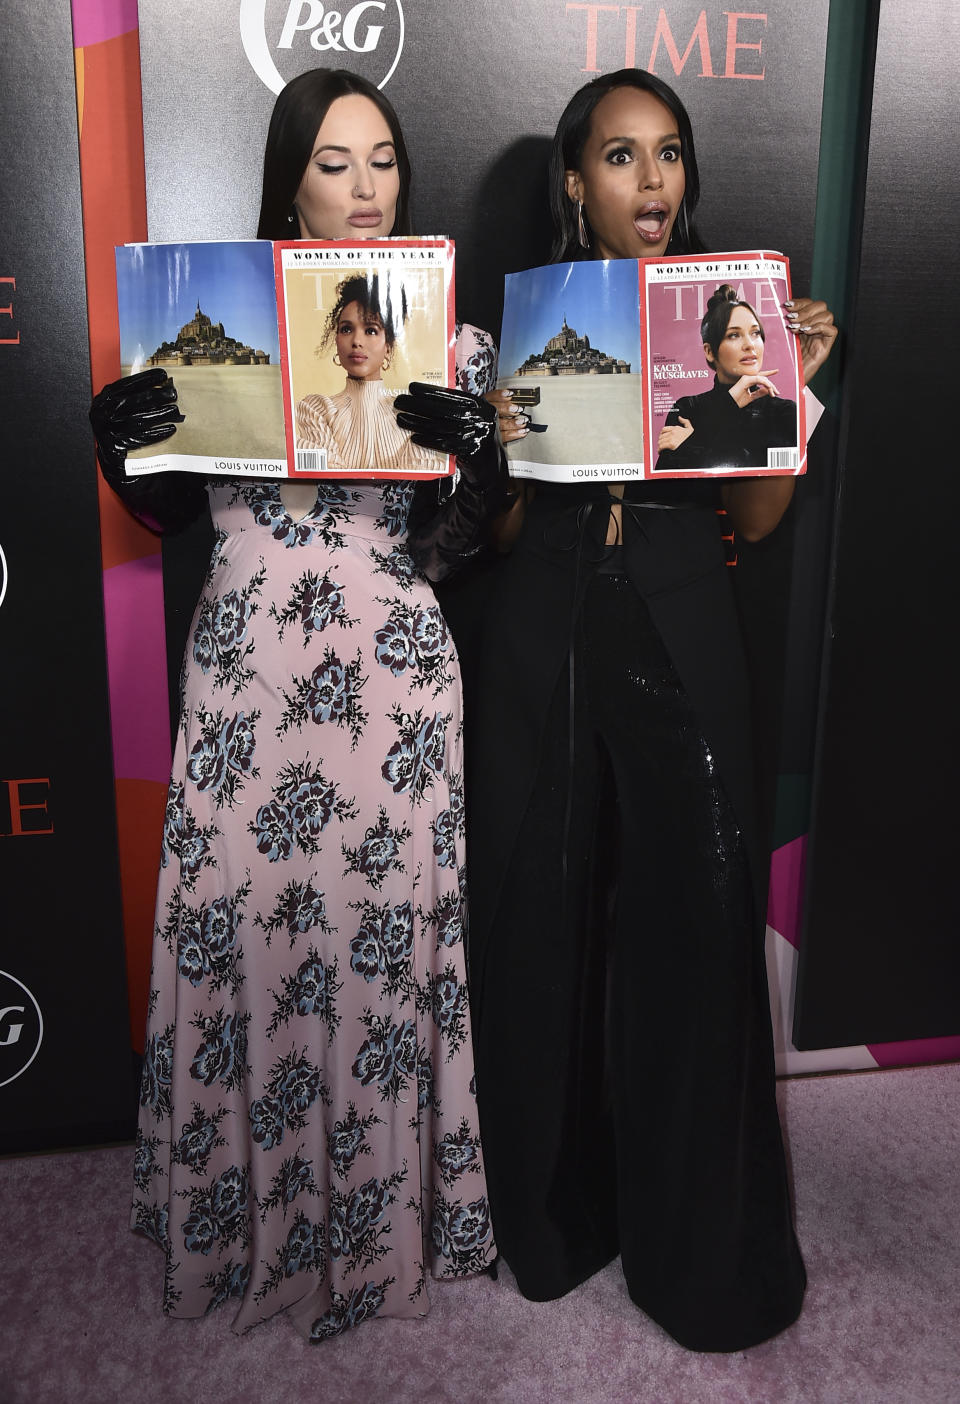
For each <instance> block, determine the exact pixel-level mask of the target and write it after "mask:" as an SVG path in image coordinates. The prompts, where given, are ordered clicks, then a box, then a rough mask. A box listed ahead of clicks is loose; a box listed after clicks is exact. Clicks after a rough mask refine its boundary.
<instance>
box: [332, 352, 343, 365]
mask: <svg viewBox="0 0 960 1404" xmlns="http://www.w3.org/2000/svg"><path fill="white" fill-rule="evenodd" d="M333 364H334V365H335V366H342V365H343V362H342V361H341V359H340V356H339V353H338V352H336V351H334V353H333Z"/></svg>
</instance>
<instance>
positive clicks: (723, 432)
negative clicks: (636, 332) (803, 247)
mask: <svg viewBox="0 0 960 1404" xmlns="http://www.w3.org/2000/svg"><path fill="white" fill-rule="evenodd" d="M789 297H790V267H789V263H788V261H787V259H786V258H785V257H784V256H783V255H782V254H779V253H775V252H767V251H760V250H751V251H748V252H744V253H724V254H694V255H689V256H682V257H679V258H668V259H641V260H640V327H641V343H642V348H643V358H642V365H643V417H644V426H645V433H644V477H645V478H648V479H651V478H659V477H665V478H704V477H713V476H718V477H730V476H732V475H737V474H745V475H749V476H754V477H755V476H776V475H783V474H787V475H797V474H800V473H805V472H806V464H807V451H806V425H805V416H804V404H803V370H802V366H801V363H800V356H799V354H798V348H797V344H796V338H795V337H794V336H792V335H791V334H790V333H789V332H788V331H787V328H786V323H785V320H784V313H783V303H784V302H786V301H787V300H788V299H789ZM711 299H713V300H712V301H711ZM711 342H712V343H713V344H711Z"/></svg>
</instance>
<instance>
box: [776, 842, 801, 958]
mask: <svg viewBox="0 0 960 1404" xmlns="http://www.w3.org/2000/svg"><path fill="white" fill-rule="evenodd" d="M806 861H807V836H806V834H801V835H800V837H799V838H795V839H792V840H791V841H790V843H785V844H784V845H783V847H782V848H777V849H775V850H774V852H773V855H772V857H771V859H770V891H769V893H768V895H767V925H768V926H772V927H773V929H774V931H778V932H779V933H780V935H781V936H782V937H783V938H784V940H785V941H789V942H790V944H791V946H793V947H794V948H796V949H799V946H800V907H801V902H802V899H803V874H804V869H805V866H806Z"/></svg>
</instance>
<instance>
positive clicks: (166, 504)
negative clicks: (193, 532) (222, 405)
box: [90, 366, 207, 531]
mask: <svg viewBox="0 0 960 1404" xmlns="http://www.w3.org/2000/svg"><path fill="white" fill-rule="evenodd" d="M90 423H91V425H92V426H93V436H94V439H95V440H96V444H97V458H98V459H99V460H100V467H101V469H102V470H103V476H104V477H105V478H106V480H107V482H108V483H109V484H110V486H111V487H112V488H113V490H114V492H115V493H116V494H117V496H118V497H119V498H120V499H121V500H122V501H123V503H124V504H125V505H126V506H127V507H128V508H129V509H130V511H131V512H133V514H134V515H135V516H136V517H139V518H140V520H141V521H142V522H144V523H145V524H146V525H147V526H149V527H151V528H152V529H153V530H154V531H177V530H179V529H180V528H181V527H185V526H187V525H188V523H190V522H192V521H193V520H194V518H196V517H197V516H199V514H200V512H201V511H202V510H203V508H204V505H205V503H206V498H207V494H206V488H205V486H204V481H203V479H202V478H199V477H196V476H195V475H194V474H192V473H177V472H170V473H149V474H146V475H144V476H142V477H130V478H128V477H127V475H126V473H125V471H124V466H123V465H124V459H125V458H126V456H127V454H128V453H129V452H130V450H131V449H135V448H146V447H147V446H148V445H151V444H159V443H162V442H163V440H164V439H169V438H170V436H171V434H175V433H176V429H177V425H178V424H182V423H183V415H182V414H181V413H180V411H179V410H178V409H177V389H176V386H175V385H174V383H173V381H172V380H171V379H170V377H169V376H168V375H167V373H166V371H164V370H161V369H160V367H159V366H157V367H155V368H154V369H152V370H145V371H140V372H139V374H138V375H130V376H124V377H123V379H121V380H114V381H111V383H110V384H109V385H105V386H104V387H103V389H102V390H101V391H100V393H99V394H98V395H95V396H94V399H93V403H92V404H91V406H90Z"/></svg>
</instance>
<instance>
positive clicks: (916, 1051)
mask: <svg viewBox="0 0 960 1404" xmlns="http://www.w3.org/2000/svg"><path fill="white" fill-rule="evenodd" d="M867 1051H868V1052H869V1054H870V1057H871V1058H875V1059H876V1061H877V1066H878V1067H881V1068H903V1067H907V1066H908V1065H909V1064H912V1063H952V1062H955V1061H956V1062H960V1035H958V1036H957V1037H956V1038H952V1037H951V1038H911V1039H907V1040H906V1041H905V1042H904V1043H868V1044H867Z"/></svg>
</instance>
